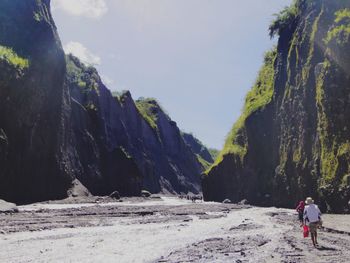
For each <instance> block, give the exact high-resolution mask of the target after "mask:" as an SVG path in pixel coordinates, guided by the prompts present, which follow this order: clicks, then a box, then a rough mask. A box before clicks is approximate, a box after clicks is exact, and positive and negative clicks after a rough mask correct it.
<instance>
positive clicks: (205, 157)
mask: <svg viewBox="0 0 350 263" xmlns="http://www.w3.org/2000/svg"><path fill="white" fill-rule="evenodd" d="M182 137H183V138H184V140H185V142H186V144H187V145H189V146H190V147H191V148H192V150H193V152H194V153H195V154H196V155H197V159H198V160H199V162H200V163H201V164H202V166H203V167H204V168H206V169H208V168H209V167H210V165H211V164H213V163H214V157H215V156H214V157H213V156H212V154H211V152H210V150H209V149H208V148H207V147H205V146H204V145H203V143H202V142H201V141H200V140H198V139H197V138H196V137H194V135H193V134H190V133H182ZM212 151H215V150H212Z"/></svg>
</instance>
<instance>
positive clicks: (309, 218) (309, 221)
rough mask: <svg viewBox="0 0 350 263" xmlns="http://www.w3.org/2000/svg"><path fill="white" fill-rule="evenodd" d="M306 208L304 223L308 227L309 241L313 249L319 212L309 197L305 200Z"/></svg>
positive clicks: (319, 217) (315, 241)
mask: <svg viewBox="0 0 350 263" xmlns="http://www.w3.org/2000/svg"><path fill="white" fill-rule="evenodd" d="M305 203H306V207H305V209H304V223H305V224H306V225H308V226H309V229H310V233H311V240H312V244H313V245H314V247H316V246H317V245H318V244H317V227H318V226H319V225H320V223H321V211H320V209H319V208H318V206H317V205H315V204H314V200H312V198H311V197H308V198H306V201H305Z"/></svg>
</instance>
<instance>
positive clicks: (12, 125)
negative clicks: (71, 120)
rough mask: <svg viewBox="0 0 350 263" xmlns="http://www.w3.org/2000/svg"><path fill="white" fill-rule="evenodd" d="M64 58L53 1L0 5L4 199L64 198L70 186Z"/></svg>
mask: <svg viewBox="0 0 350 263" xmlns="http://www.w3.org/2000/svg"><path fill="white" fill-rule="evenodd" d="M64 75H65V59H64V53H63V51H62V48H61V44H60V40H59V38H58V36H57V32H56V28H55V25H54V22H53V20H52V17H51V14H50V6H49V1H47V0H46V1H44V0H43V1H34V0H28V1H22V0H3V1H1V2H0V166H1V168H0V182H1V183H0V198H4V199H7V200H12V201H16V202H31V201H36V200H42V199H51V198H62V197H64V196H65V195H66V191H67V189H68V188H69V186H70V182H71V173H70V171H69V167H70V165H69V163H68V158H67V154H66V153H67V151H66V147H67V145H66V143H67V132H66V130H65V129H64V125H65V114H66V112H67V111H66V110H67V109H68V107H69V106H68V102H67V101H68V94H67V92H68V89H67V88H66V87H65V86H64Z"/></svg>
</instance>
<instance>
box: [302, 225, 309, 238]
mask: <svg viewBox="0 0 350 263" xmlns="http://www.w3.org/2000/svg"><path fill="white" fill-rule="evenodd" d="M303 233H304V237H309V227H308V226H307V225H304V226H303Z"/></svg>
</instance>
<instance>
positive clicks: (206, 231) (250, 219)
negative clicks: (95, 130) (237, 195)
mask: <svg viewBox="0 0 350 263" xmlns="http://www.w3.org/2000/svg"><path fill="white" fill-rule="evenodd" d="M19 210H20V212H19V213H17V214H11V215H10V214H8V215H4V214H2V215H1V214H0V232H1V233H0V247H1V249H0V262H9V263H10V262H16V263H17V262H128V263H129V262H349V258H350V249H349V248H350V225H349V224H350V223H349V222H350V216H348V215H339V216H338V215H325V216H324V221H325V229H324V230H321V231H320V233H319V244H320V247H319V248H318V249H315V248H313V247H312V245H311V241H310V239H304V238H302V232H301V228H300V226H299V225H298V222H297V221H296V215H295V213H294V211H292V210H288V209H277V208H258V207H249V206H239V205H231V204H220V203H206V202H205V203H194V204H193V203H191V202H190V201H187V200H180V199H177V198H171V197H162V199H159V200H142V199H135V200H133V199H131V200H130V201H125V202H123V203H103V204H36V205H29V206H22V207H19Z"/></svg>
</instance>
